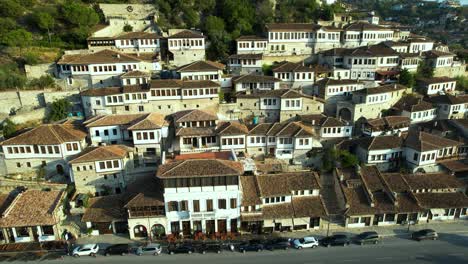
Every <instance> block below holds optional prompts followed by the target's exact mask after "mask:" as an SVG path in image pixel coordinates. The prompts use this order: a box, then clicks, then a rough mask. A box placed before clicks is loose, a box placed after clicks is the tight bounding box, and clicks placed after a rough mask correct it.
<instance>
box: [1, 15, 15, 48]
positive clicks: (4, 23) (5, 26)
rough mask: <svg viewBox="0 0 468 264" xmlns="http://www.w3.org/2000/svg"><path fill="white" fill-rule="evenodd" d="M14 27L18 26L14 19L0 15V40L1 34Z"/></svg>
mask: <svg viewBox="0 0 468 264" xmlns="http://www.w3.org/2000/svg"><path fill="white" fill-rule="evenodd" d="M16 28H18V24H17V23H16V22H15V20H13V19H11V18H9V17H0V41H1V42H3V36H5V35H6V34H7V33H8V32H9V31H11V30H14V29H16Z"/></svg>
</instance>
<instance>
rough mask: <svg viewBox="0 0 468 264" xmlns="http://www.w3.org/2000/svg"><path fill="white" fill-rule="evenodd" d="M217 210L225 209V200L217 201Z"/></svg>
mask: <svg viewBox="0 0 468 264" xmlns="http://www.w3.org/2000/svg"><path fill="white" fill-rule="evenodd" d="M218 209H226V199H218Z"/></svg>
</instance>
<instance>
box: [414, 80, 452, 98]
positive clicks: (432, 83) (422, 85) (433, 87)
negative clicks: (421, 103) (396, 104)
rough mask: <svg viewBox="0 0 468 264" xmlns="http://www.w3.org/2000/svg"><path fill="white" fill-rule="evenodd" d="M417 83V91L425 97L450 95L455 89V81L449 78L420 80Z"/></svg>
mask: <svg viewBox="0 0 468 264" xmlns="http://www.w3.org/2000/svg"><path fill="white" fill-rule="evenodd" d="M417 83H418V88H419V90H420V91H421V92H422V93H424V94H426V95H434V94H439V93H451V92H453V91H455V88H456V87H457V80H456V79H455V78H449V77H433V78H420V79H418V80H417Z"/></svg>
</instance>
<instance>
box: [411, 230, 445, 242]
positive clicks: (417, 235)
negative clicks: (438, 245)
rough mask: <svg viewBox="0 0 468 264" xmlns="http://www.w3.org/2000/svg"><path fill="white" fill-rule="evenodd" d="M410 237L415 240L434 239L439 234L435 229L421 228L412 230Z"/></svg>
mask: <svg viewBox="0 0 468 264" xmlns="http://www.w3.org/2000/svg"><path fill="white" fill-rule="evenodd" d="M411 238H412V239H414V240H417V241H421V240H436V239H437V238H439V235H438V234H437V232H436V231H434V230H432V229H422V230H419V231H416V232H414V233H413V234H412V235H411Z"/></svg>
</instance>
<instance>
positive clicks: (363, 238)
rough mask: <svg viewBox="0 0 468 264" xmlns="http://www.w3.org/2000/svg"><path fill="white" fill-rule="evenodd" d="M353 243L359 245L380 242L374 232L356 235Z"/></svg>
mask: <svg viewBox="0 0 468 264" xmlns="http://www.w3.org/2000/svg"><path fill="white" fill-rule="evenodd" d="M354 241H355V242H356V243H357V244H359V245H364V244H377V243H379V242H380V238H379V234H377V232H374V231H369V232H364V233H361V234H359V235H357V236H356V237H355V239H354Z"/></svg>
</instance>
